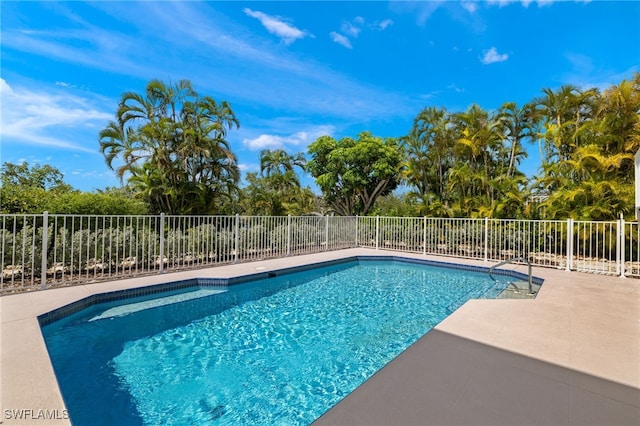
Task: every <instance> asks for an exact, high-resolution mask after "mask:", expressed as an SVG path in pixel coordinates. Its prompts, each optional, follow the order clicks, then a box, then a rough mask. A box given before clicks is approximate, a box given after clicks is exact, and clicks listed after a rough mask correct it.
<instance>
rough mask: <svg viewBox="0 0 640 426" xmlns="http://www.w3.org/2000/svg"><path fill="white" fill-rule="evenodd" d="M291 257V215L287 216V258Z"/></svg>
mask: <svg viewBox="0 0 640 426" xmlns="http://www.w3.org/2000/svg"><path fill="white" fill-rule="evenodd" d="M290 255H291V215H290V214H288V215H287V256H290Z"/></svg>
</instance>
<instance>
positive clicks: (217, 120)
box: [99, 80, 239, 214]
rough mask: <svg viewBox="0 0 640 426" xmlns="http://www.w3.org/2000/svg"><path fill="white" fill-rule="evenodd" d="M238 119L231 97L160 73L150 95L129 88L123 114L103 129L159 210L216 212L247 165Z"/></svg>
mask: <svg viewBox="0 0 640 426" xmlns="http://www.w3.org/2000/svg"><path fill="white" fill-rule="evenodd" d="M233 127H239V122H238V120H237V119H236V117H235V115H234V113H233V111H232V110H231V107H230V106H229V104H228V103H226V102H224V101H223V102H221V103H217V102H216V101H215V100H214V99H213V98H211V97H209V96H205V97H199V95H198V93H197V92H196V91H195V90H194V89H193V86H192V84H191V82H189V81H188V80H180V81H179V82H177V83H175V84H173V85H167V84H165V83H164V82H162V81H159V80H152V81H151V82H150V83H149V84H148V85H147V87H146V91H145V94H144V95H141V94H138V93H134V92H126V93H124V94H123V95H122V98H121V100H120V103H119V106H118V110H117V112H116V120H115V121H111V122H110V123H108V124H107V126H106V127H105V128H104V129H103V130H102V131H101V132H100V134H99V138H100V149H101V151H102V153H103V155H104V156H105V160H106V162H107V165H108V166H109V167H110V168H111V169H114V170H115V171H116V174H117V176H118V177H119V178H120V179H121V180H122V181H124V178H125V176H127V177H128V178H127V180H128V181H129V182H130V183H131V184H132V185H133V186H134V187H135V188H137V189H138V190H139V191H140V192H141V193H144V194H145V195H146V197H147V200H148V201H149V203H150V205H151V210H152V211H153V212H166V213H172V214H185V213H191V214H202V213H213V212H215V208H216V205H217V202H218V201H219V199H220V198H221V197H230V196H232V194H233V193H234V191H237V184H238V181H239V170H238V167H237V161H236V158H235V155H234V154H233V153H232V152H231V150H230V148H229V143H228V142H227V140H226V136H227V131H228V130H230V129H232V128H233ZM117 162H120V165H118V166H117V167H116V163H117ZM161 200H162V201H161Z"/></svg>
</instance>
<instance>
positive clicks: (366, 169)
mask: <svg viewBox="0 0 640 426" xmlns="http://www.w3.org/2000/svg"><path fill="white" fill-rule="evenodd" d="M309 155H310V156H311V161H309V163H307V167H308V170H309V171H310V172H311V175H312V176H313V177H314V178H315V179H316V183H317V184H318V186H319V187H320V189H321V190H322V193H323V196H324V199H325V201H326V202H327V203H328V204H329V205H330V206H331V208H332V209H333V210H334V211H335V212H336V213H337V214H339V215H343V216H353V215H366V214H368V213H369V212H370V211H371V209H372V208H373V205H374V203H375V201H376V199H378V197H380V196H383V195H386V194H389V193H391V192H392V191H393V190H394V189H395V188H396V187H397V186H398V184H399V182H400V179H401V175H402V170H401V169H402V150H401V148H400V145H399V143H398V140H396V139H391V138H388V139H382V138H379V137H376V136H373V135H372V134H371V133H369V132H362V133H360V134H359V135H358V138H357V139H353V138H349V137H345V138H342V139H340V140H338V141H336V140H335V139H333V138H332V137H330V136H322V137H320V138H318V139H317V140H316V141H314V142H313V143H312V144H311V145H309Z"/></svg>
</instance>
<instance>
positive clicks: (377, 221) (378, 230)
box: [376, 216, 380, 250]
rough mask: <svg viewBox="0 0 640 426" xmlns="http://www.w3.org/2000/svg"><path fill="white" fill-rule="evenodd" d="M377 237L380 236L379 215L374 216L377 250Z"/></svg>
mask: <svg viewBox="0 0 640 426" xmlns="http://www.w3.org/2000/svg"><path fill="white" fill-rule="evenodd" d="M379 237H380V216H376V250H378V240H379Z"/></svg>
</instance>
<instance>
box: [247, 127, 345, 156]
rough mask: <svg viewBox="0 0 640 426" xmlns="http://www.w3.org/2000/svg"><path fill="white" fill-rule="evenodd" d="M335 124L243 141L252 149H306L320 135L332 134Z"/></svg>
mask: <svg viewBox="0 0 640 426" xmlns="http://www.w3.org/2000/svg"><path fill="white" fill-rule="evenodd" d="M333 132H334V128H333V126H317V127H314V128H311V129H309V130H307V131H300V132H296V133H294V134H291V135H289V136H279V135H265V134H263V135H260V136H258V137H257V138H254V139H245V140H244V141H242V143H243V144H244V145H245V146H246V147H248V148H249V149H251V150H254V151H257V150H262V149H278V148H291V149H294V150H301V151H304V150H306V147H307V145H309V144H310V143H311V142H313V141H315V140H316V139H318V138H319V137H320V136H324V135H331V134H332V133H333Z"/></svg>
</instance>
